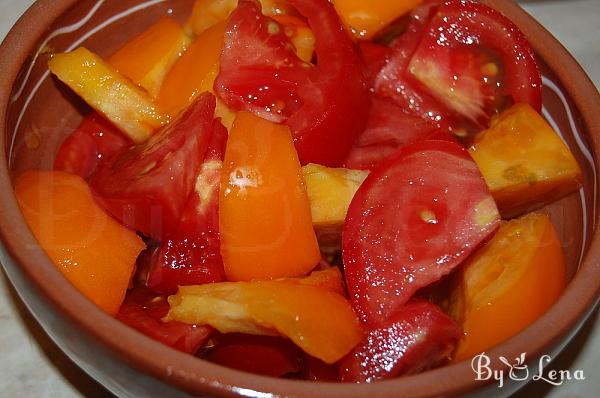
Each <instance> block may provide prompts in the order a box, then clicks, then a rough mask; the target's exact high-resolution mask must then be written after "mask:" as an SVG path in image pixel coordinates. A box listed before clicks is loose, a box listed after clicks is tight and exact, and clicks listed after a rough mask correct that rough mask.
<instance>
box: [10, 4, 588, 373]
mask: <svg viewBox="0 0 600 398" xmlns="http://www.w3.org/2000/svg"><path fill="white" fill-rule="evenodd" d="M49 69H50V71H51V72H52V73H53V74H54V75H55V77H56V78H57V79H59V80H60V81H62V82H63V83H64V84H65V85H66V86H68V88H70V89H72V90H73V91H75V92H76V93H77V94H78V95H79V96H80V97H81V98H82V99H83V100H84V101H85V102H87V103H88V104H89V105H90V106H91V108H92V109H93V111H92V113H90V114H89V115H87V116H86V117H85V118H84V119H83V122H82V123H81V125H80V126H79V127H78V128H77V129H76V130H75V131H74V132H73V133H72V134H70V135H69V136H68V138H67V139H66V140H65V141H64V142H63V144H62V146H61V147H60V150H59V151H58V153H57V156H56V160H55V164H54V166H55V167H54V170H53V171H29V172H26V173H25V174H23V175H22V176H20V177H19V178H18V179H17V181H16V184H15V190H16V194H17V198H18V200H19V204H20V206H21V208H22V211H23V214H24V216H25V218H26V220H27V222H28V224H29V226H30V228H31V230H32V232H33V233H34V234H35V236H36V237H37V239H38V240H39V241H40V243H41V245H42V246H43V247H44V249H45V251H46V252H47V253H48V255H49V257H50V258H51V259H52V260H53V262H54V263H55V264H56V266H57V267H58V268H59V269H60V270H61V271H62V272H63V273H64V275H65V276H66V277H67V278H68V279H69V280H70V281H71V282H72V283H73V284H74V285H75V286H76V287H77V288H78V289H79V290H80V291H81V292H82V293H83V294H84V295H86V296H87V297H88V298H89V299H90V300H92V301H93V302H94V303H96V304H97V305H98V306H99V307H100V308H102V309H103V310H104V311H106V312H107V313H109V314H110V315H113V316H115V317H116V318H118V319H120V320H121V321H123V322H124V323H126V324H127V325H129V326H131V327H133V328H135V329H137V330H139V331H140V332H142V333H144V334H146V335H148V336H150V337H151V338H154V339H156V340H158V341H160V342H162V343H164V344H167V345H169V346H171V347H173V348H175V349H177V350H180V351H183V352H186V353H189V354H192V355H196V356H198V357H201V358H204V359H206V360H208V361H212V362H215V363H218V364H221V365H225V366H230V367H233V368H237V369H241V370H246V371H249V372H255V373H260V374H264V375H269V376H274V377H288V378H297V379H304V380H312V381H346V382H373V381H377V380H382V379H388V378H393V377H398V376H402V375H406V374H413V373H417V372H421V371H424V370H427V369H430V368H432V367H436V366H441V365H444V364H446V363H448V362H451V361H460V360H463V359H468V358H470V357H472V356H473V355H476V354H477V353H479V352H482V351H484V350H488V349H489V348H491V347H493V346H494V345H496V344H498V343H501V342H502V341H504V340H506V339H508V338H509V337H511V336H512V335H514V334H516V333H518V332H519V331H521V330H522V329H524V328H525V327H527V326H528V325H529V324H530V323H531V322H533V321H534V320H535V319H536V318H537V317H539V316H540V315H542V314H543V313H544V312H545V311H546V310H547V309H548V308H549V307H550V306H551V305H552V304H553V303H554V301H555V300H556V299H557V298H558V297H559V295H560V294H561V292H562V290H563V288H564V285H565V283H566V281H565V259H564V254H563V251H562V247H561V242H560V241H559V239H558V237H557V233H556V231H555V230H554V227H553V225H552V222H551V220H550V218H549V216H548V215H546V214H545V213H544V212H543V211H537V212H533V213H530V211H531V210H536V209H540V208H542V207H543V206H544V205H545V204H547V203H549V202H551V201H555V200H557V199H560V198H561V197H562V196H564V195H567V194H569V193H571V192H573V191H575V190H577V189H578V188H579V186H580V184H581V171H580V169H579V167H578V165H577V162H576V161H575V159H574V157H573V155H572V154H571V152H570V151H569V149H568V147H567V146H566V145H565V144H564V143H563V142H562V141H561V139H560V138H559V137H558V135H557V134H556V132H555V131H553V130H552V128H551V127H550V126H549V125H548V123H547V122H546V121H545V120H544V118H543V117H542V116H540V114H539V112H540V111H541V77H540V72H539V70H538V67H537V65H536V60H535V55H534V53H533V51H532V49H531V48H530V46H529V44H528V42H527V40H526V39H525V37H524V36H523V34H522V33H521V32H520V31H519V29H518V28H517V27H516V26H515V25H514V24H513V23H512V22H511V21H510V20H508V19H507V18H506V17H504V16H503V15H502V14H500V13H499V12H498V11H496V10H494V9H492V8H490V7H488V6H486V5H483V4H480V3H477V2H474V1H471V0H448V1H442V0H422V1H419V0H403V1H379V2H364V1H356V0H335V1H334V2H329V1H327V0H261V1H260V2H259V1H258V0H239V1H238V0H230V1H228V0H226V1H223V0H219V1H217V0H196V2H195V4H194V9H193V10H192V12H191V15H190V17H189V20H188V22H187V24H186V25H185V26H183V27H182V26H180V25H179V24H177V23H176V22H175V21H173V20H172V19H170V18H169V17H163V18H162V19H160V20H159V21H157V22H156V23H155V24H154V25H152V26H151V27H150V28H149V29H148V30H147V31H145V32H143V33H142V34H141V35H139V36H137V37H135V38H130V39H129V40H128V41H127V42H126V43H125V44H124V45H123V47H121V48H120V49H119V50H118V51H117V52H116V53H115V54H113V55H112V56H111V57H109V58H107V59H102V58H101V57H100V56H98V55H96V54H94V53H93V52H91V51H89V50H88V49H86V48H83V47H82V48H78V49H76V50H74V51H72V52H70V53H62V54H54V55H53V56H52V57H51V59H50V60H49ZM65 89H66V87H65ZM40 198H44V201H43V202H42V201H41V200H40ZM517 307H518V308H521V309H522V310H521V311H519V314H515V313H514V311H513V309H514V308H517Z"/></svg>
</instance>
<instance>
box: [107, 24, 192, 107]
mask: <svg viewBox="0 0 600 398" xmlns="http://www.w3.org/2000/svg"><path fill="white" fill-rule="evenodd" d="M190 41H191V40H190V38H189V37H188V36H187V35H186V34H185V32H184V31H183V29H182V28H181V26H179V24H177V22H175V21H173V20H172V19H171V18H169V17H163V18H161V19H160V20H159V21H158V22H157V23H156V24H154V25H152V26H151V27H150V28H148V30H146V31H144V32H143V33H142V34H141V35H139V36H137V37H135V38H133V39H132V40H131V41H129V42H127V43H126V44H125V45H124V46H123V47H121V48H120V49H119V50H117V52H115V53H114V54H113V55H112V56H111V57H110V58H109V59H108V62H109V63H110V64H111V65H112V66H114V67H115V68H116V69H117V70H118V71H119V72H120V73H121V74H123V75H125V76H127V77H128V78H130V79H131V80H132V81H133V82H134V83H136V84H137V85H139V86H141V87H143V88H145V89H146V91H148V93H150V95H151V96H152V97H156V96H157V95H158V92H159V90H160V86H161V84H162V82H163V79H164V78H165V75H166V74H167V72H168V71H169V69H171V67H172V66H173V64H174V63H175V61H177V58H179V56H180V55H181V54H182V53H183V52H184V51H185V50H186V48H187V47H188V45H189V44H190Z"/></svg>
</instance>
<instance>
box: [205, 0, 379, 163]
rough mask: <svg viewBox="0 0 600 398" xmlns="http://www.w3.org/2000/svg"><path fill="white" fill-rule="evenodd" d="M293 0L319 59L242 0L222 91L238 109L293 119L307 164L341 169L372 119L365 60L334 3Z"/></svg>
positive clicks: (231, 25) (228, 44)
mask: <svg viewBox="0 0 600 398" xmlns="http://www.w3.org/2000/svg"><path fill="white" fill-rule="evenodd" d="M289 3H290V4H291V5H293V6H295V7H296V8H297V9H298V11H299V12H300V13H301V14H303V15H304V16H305V17H306V18H307V20H308V24H309V25H310V28H311V29H312V31H313V32H314V35H315V38H316V43H315V52H316V56H317V60H318V64H317V65H316V66H313V65H312V64H308V63H305V62H303V61H302V60H300V59H299V58H298V56H297V55H296V54H295V52H294V46H293V45H292V43H291V42H290V40H289V38H288V37H287V36H286V35H285V33H284V29H283V27H282V26H281V25H280V24H279V23H277V22H276V21H275V20H273V19H272V18H269V17H265V16H264V15H262V13H261V9H260V4H259V3H258V2H257V1H255V0H241V1H240V2H239V5H238V8H237V9H236V10H235V11H234V12H233V13H232V14H231V16H230V18H229V20H228V29H227V33H226V37H225V47H224V50H223V54H222V56H221V69H220V73H219V76H218V77H217V80H216V81H215V92H216V93H217V94H218V95H219V96H220V97H221V98H222V99H223V100H224V102H225V103H226V104H227V105H228V106H230V107H232V108H233V109H236V110H248V111H250V112H253V113H255V114H256V115H258V116H261V117H263V118H265V119H267V120H270V121H273V122H277V123H286V124H287V125H288V126H289V127H290V129H291V130H292V135H293V138H294V142H295V145H296V149H297V151H298V155H299V157H300V161H301V163H302V164H306V163H311V162H312V163H319V164H324V165H327V166H337V165H339V164H340V163H341V162H342V161H343V159H344V157H345V155H346V154H347V153H348V151H349V150H350V147H351V146H352V143H353V141H354V140H355V138H356V137H357V135H358V134H359V133H360V132H361V131H362V130H363V128H364V125H365V123H366V119H367V115H368V109H369V105H370V101H369V96H368V87H367V84H366V77H365V71H364V65H363V64H362V61H361V59H360V57H359V56H358V53H357V51H356V48H355V46H354V44H353V43H352V41H351V39H350V38H349V36H348V35H347V33H346V31H345V30H344V27H343V25H342V23H341V21H340V19H339V17H338V15H337V14H336V12H335V9H334V8H333V6H332V5H331V4H330V3H328V2H327V1H325V0H309V1H295V0H293V1H290V2H289Z"/></svg>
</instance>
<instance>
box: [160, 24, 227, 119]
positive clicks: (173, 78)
mask: <svg viewBox="0 0 600 398" xmlns="http://www.w3.org/2000/svg"><path fill="white" fill-rule="evenodd" d="M224 35H225V23H219V24H217V25H215V26H213V27H211V28H210V29H208V30H207V31H206V32H204V33H202V35H200V36H198V38H196V40H194V42H193V43H192V44H191V45H190V47H189V49H188V50H187V51H186V52H185V53H183V54H182V55H181V57H180V58H179V59H178V60H177V62H175V65H173V67H172V68H171V70H170V71H169V72H168V74H167V76H166V77H165V79H164V82H163V85H162V87H161V89H160V94H159V96H158V100H157V103H158V107H159V108H160V110H161V111H162V112H164V113H166V114H167V115H170V116H171V117H174V116H177V115H178V114H179V112H181V111H182V110H183V109H185V108H187V107H188V106H189V105H190V104H191V103H192V102H193V101H194V99H195V98H196V97H197V96H198V95H199V94H201V93H203V92H205V91H210V92H212V91H213V83H214V81H215V78H216V76H217V73H218V70H219V59H220V57H221V51H222V50H223V37H224Z"/></svg>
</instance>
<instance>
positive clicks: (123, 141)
mask: <svg viewBox="0 0 600 398" xmlns="http://www.w3.org/2000/svg"><path fill="white" fill-rule="evenodd" d="M132 144H133V143H132V142H131V140H130V139H129V138H128V137H127V136H126V135H125V134H123V133H122V132H121V131H120V130H119V129H118V128H116V127H115V126H114V125H113V124H112V123H111V122H109V121H108V120H106V118H104V117H102V116H101V115H99V114H98V113H96V112H92V113H91V114H89V115H88V116H86V117H85V118H84V119H83V121H82V122H81V124H80V125H79V126H78V127H77V129H76V130H75V131H74V132H72V133H71V135H69V136H68V137H67V138H66V139H65V140H64V141H63V143H62V144H61V146H60V148H59V150H58V153H57V154H56V158H55V159H54V169H55V170H62V171H66V172H69V173H72V174H77V175H78V176H80V177H82V178H84V179H87V178H88V177H89V176H90V175H92V174H93V173H94V172H95V171H96V169H97V168H98V167H103V166H104V165H105V164H106V163H107V162H111V161H112V159H113V158H114V157H115V156H116V155H118V154H119V153H121V152H122V151H124V150H125V149H127V148H128V147H130V146H131V145H132Z"/></svg>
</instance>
